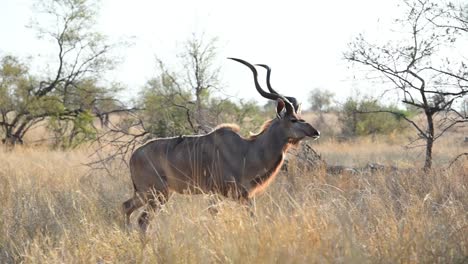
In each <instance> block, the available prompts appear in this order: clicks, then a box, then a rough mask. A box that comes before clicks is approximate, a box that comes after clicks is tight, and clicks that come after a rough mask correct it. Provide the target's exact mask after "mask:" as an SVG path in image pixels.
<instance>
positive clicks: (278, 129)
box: [123, 59, 320, 230]
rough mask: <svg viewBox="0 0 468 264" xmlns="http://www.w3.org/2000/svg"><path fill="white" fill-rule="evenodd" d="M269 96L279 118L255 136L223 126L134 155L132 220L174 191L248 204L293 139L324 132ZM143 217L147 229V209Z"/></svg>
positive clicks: (129, 206)
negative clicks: (140, 210)
mask: <svg viewBox="0 0 468 264" xmlns="http://www.w3.org/2000/svg"><path fill="white" fill-rule="evenodd" d="M234 60H236V61H239V62H241V63H243V64H244V65H247V66H249V68H250V69H251V70H252V72H253V73H254V79H255V81H256V88H257V90H258V89H261V88H260V87H259V85H258V86H257V84H258V83H257V80H256V79H257V75H256V71H255V69H254V68H253V66H252V65H250V64H249V63H247V62H245V61H242V60H239V59H234ZM250 66H251V67H250ZM263 92H264V91H263ZM265 93H266V92H265ZM262 95H263V94H262ZM267 96H271V97H272V98H270V97H268V98H270V99H273V98H274V97H275V96H276V99H277V102H278V107H277V115H278V118H275V119H273V120H270V121H268V122H267V123H266V124H265V125H264V127H263V128H262V131H261V132H260V133H259V134H257V135H255V136H252V137H250V138H243V137H242V136H240V135H239V134H238V133H237V131H238V129H237V128H236V127H235V126H230V125H224V126H221V127H219V128H217V129H215V130H214V131H212V132H211V133H209V134H206V135H197V136H180V137H174V138H162V139H156V140H154V141H151V142H149V143H147V144H145V145H143V146H142V147H140V148H138V149H137V150H136V151H135V152H134V153H133V155H132V157H131V159H130V172H131V178H132V181H133V185H134V188H135V195H134V196H133V197H132V198H131V199H129V200H128V201H126V202H125V203H124V204H123V210H124V213H125V215H126V219H127V221H128V219H129V217H130V215H131V213H132V212H133V211H134V210H135V209H137V208H139V207H141V206H143V205H145V204H146V203H149V205H150V206H151V207H152V208H156V207H157V206H158V205H159V204H162V203H164V202H165V201H166V200H167V199H168V197H169V195H170V193H171V192H177V193H191V194H197V193H209V192H214V193H219V194H222V195H224V196H230V197H232V198H234V199H236V200H239V201H240V202H241V203H247V204H248V203H249V198H250V197H252V196H253V195H255V193H257V192H258V191H259V190H261V189H263V188H265V187H266V186H267V185H268V184H269V183H270V182H271V180H272V179H273V178H274V176H275V174H276V173H277V171H278V169H279V168H280V166H281V164H282V162H283V156H284V153H285V151H286V150H287V148H288V146H289V145H290V144H291V143H297V142H298V141H299V140H301V139H303V138H304V137H307V136H309V137H313V138H317V137H318V136H319V134H320V133H319V132H318V131H317V130H316V129H315V128H313V127H312V126H311V125H310V124H309V123H307V122H305V121H304V120H302V119H300V116H299V114H300V113H298V112H297V108H295V107H293V106H292V104H290V102H289V101H288V100H287V99H285V97H283V96H281V95H278V94H268V95H267ZM287 104H290V105H289V106H288V105H287ZM284 109H286V111H283V110H284ZM138 222H139V224H140V226H141V228H142V229H143V230H145V229H146V226H147V223H148V213H147V212H146V211H145V212H143V213H142V215H141V216H140V218H139V221H138Z"/></svg>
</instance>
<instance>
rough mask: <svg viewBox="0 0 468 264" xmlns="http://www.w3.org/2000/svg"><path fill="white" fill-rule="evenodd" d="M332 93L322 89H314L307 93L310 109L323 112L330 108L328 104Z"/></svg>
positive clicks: (331, 98) (331, 99)
mask: <svg viewBox="0 0 468 264" xmlns="http://www.w3.org/2000/svg"><path fill="white" fill-rule="evenodd" d="M334 96H335V94H334V93H332V92H330V91H327V90H322V89H314V90H312V91H311V92H310V94H309V102H310V103H311V104H312V106H311V107H310V109H311V110H312V111H317V112H324V111H328V110H329V109H330V106H331V104H332V102H333V97H334Z"/></svg>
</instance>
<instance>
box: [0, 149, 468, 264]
mask: <svg viewBox="0 0 468 264" xmlns="http://www.w3.org/2000/svg"><path fill="white" fill-rule="evenodd" d="M317 149H319V151H320V152H321V153H322V154H323V156H324V157H325V158H327V159H331V160H334V161H336V163H337V164H343V163H346V164H350V165H356V166H357V165H360V164H365V163H366V162H369V161H373V162H375V161H380V162H382V163H384V164H391V163H392V161H393V157H397V154H398V153H399V150H400V147H398V146H395V145H391V144H389V143H385V142H380V141H379V142H372V140H369V141H366V140H362V141H359V142H357V143H345V144H343V143H333V142H325V143H321V144H320V145H317ZM458 150H459V149H458V147H457V146H456V144H454V145H451V144H449V143H447V144H446V145H445V146H444V147H443V148H441V149H439V150H438V151H439V152H440V153H442V154H443V153H446V154H447V155H449V154H450V155H452V154H453V155H455V154H456V153H455V152H456V151H458ZM444 155H445V154H444ZM410 157H411V156H410V155H408V156H403V157H400V159H401V161H400V162H402V163H404V162H405V160H407V161H406V163H407V166H406V167H410V165H414V162H415V160H417V159H418V158H416V157H415V158H413V159H410ZM86 161H87V153H86V151H83V150H75V151H71V152H62V151H49V150H46V149H21V148H18V149H16V150H14V151H13V152H2V151H0V203H1V204H2V206H1V207H0V262H1V263H9V262H25V263H168V262H169V263H172V262H176V263H337V262H338V263H376V262H377V263H378V262H383V263H434V262H436V263H463V262H466V261H468V258H467V257H468V190H467V183H468V164H467V162H466V161H465V162H464V163H463V162H459V163H457V164H456V165H455V166H453V167H452V168H451V169H450V170H442V169H436V170H434V172H431V173H429V174H424V173H421V172H418V171H412V170H406V171H403V172H401V173H395V172H380V173H375V174H367V173H363V174H358V175H326V174H325V173H324V171H314V172H307V173H302V172H300V171H298V170H291V171H290V175H286V174H284V173H282V174H281V175H279V177H278V178H277V179H276V181H275V182H274V184H273V185H272V186H270V187H269V188H268V189H267V191H266V192H265V193H264V194H262V195H261V196H259V197H258V198H256V200H255V203H254V204H255V212H256V217H255V218H251V217H250V216H249V214H248V212H247V211H246V210H245V209H244V208H242V207H241V206H239V205H238V204H237V203H235V202H233V201H230V200H226V199H220V202H219V205H218V208H219V214H218V215H216V216H212V215H211V214H210V213H209V212H208V210H207V208H208V206H209V202H208V200H209V197H208V195H201V196H184V195H174V196H173V197H171V200H170V201H169V203H167V204H166V205H165V206H164V207H163V209H162V210H161V211H160V212H158V213H157V215H155V217H154V218H153V220H152V222H151V225H150V228H149V230H148V232H147V234H146V236H142V235H141V234H140V233H139V231H138V229H137V228H136V225H135V220H136V219H135V218H136V217H137V213H135V216H133V218H132V220H133V223H134V224H133V226H132V227H130V228H129V229H126V228H123V226H122V223H123V219H122V216H121V214H120V211H119V210H120V205H121V203H122V202H123V201H125V200H126V199H128V198H130V197H131V195H132V185H131V182H130V177H129V175H128V172H127V170H126V169H125V168H122V167H117V166H116V167H111V168H110V171H111V175H109V174H108V173H106V172H105V171H90V170H89V169H88V168H87V167H85V166H83V165H81V164H82V163H84V162H86Z"/></svg>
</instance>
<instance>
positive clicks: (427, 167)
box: [424, 112, 434, 171]
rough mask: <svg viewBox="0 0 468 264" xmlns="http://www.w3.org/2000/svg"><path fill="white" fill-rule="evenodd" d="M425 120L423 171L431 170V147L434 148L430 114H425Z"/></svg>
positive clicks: (432, 123)
mask: <svg viewBox="0 0 468 264" xmlns="http://www.w3.org/2000/svg"><path fill="white" fill-rule="evenodd" d="M426 118H427V133H426V160H425V162H424V170H426V171H427V170H430V169H431V168H432V147H433V146H434V120H433V115H432V113H430V112H426Z"/></svg>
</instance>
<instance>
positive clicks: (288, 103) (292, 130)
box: [229, 58, 320, 142]
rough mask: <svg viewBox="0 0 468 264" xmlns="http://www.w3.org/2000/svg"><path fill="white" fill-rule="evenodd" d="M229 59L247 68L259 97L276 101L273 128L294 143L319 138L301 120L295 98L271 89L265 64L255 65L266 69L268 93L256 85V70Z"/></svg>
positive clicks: (298, 105)
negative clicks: (275, 127) (275, 117)
mask: <svg viewBox="0 0 468 264" xmlns="http://www.w3.org/2000/svg"><path fill="white" fill-rule="evenodd" d="M229 59H231V60H234V61H237V62H240V63H242V64H244V65H245V66H247V67H249V69H250V70H251V71H252V73H253V75H254V82H255V88H256V89H257V91H258V92H259V93H260V95H262V96H263V97H265V98H267V99H270V100H275V101H276V116H277V119H276V120H275V121H274V122H275V123H276V124H275V126H277V127H279V128H280V129H281V130H283V131H284V134H285V135H286V137H287V138H288V140H290V141H293V142H294V141H297V140H301V139H303V138H304V137H312V138H313V139H317V138H319V136H320V132H319V131H318V130H317V129H315V128H314V127H312V125H310V124H309V123H307V122H306V121H305V120H304V119H302V118H301V104H300V103H299V102H298V101H297V100H296V98H294V97H291V96H284V95H281V94H280V93H278V92H276V91H275V90H274V89H273V88H272V87H271V84H270V74H271V69H270V67H268V66H267V65H265V64H257V65H258V66H261V67H263V68H265V69H267V87H268V90H269V91H270V92H266V91H265V90H263V89H262V87H261V86H260V84H259V83H258V73H257V69H256V68H255V67H254V66H253V65H252V64H250V63H248V62H246V61H244V60H241V59H237V58H229Z"/></svg>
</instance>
